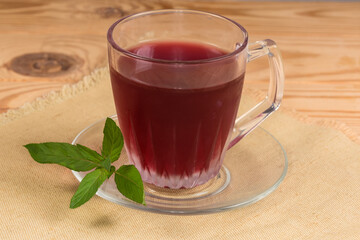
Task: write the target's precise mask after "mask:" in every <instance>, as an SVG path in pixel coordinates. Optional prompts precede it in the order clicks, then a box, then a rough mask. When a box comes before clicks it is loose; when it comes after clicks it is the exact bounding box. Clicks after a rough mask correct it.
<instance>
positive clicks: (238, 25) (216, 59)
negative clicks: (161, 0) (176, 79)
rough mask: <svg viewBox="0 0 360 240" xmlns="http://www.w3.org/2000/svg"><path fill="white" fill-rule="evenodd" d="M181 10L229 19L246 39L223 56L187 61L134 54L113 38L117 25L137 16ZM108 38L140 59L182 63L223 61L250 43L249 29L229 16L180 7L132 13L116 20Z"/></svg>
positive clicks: (130, 55) (113, 44) (131, 55)
mask: <svg viewBox="0 0 360 240" xmlns="http://www.w3.org/2000/svg"><path fill="white" fill-rule="evenodd" d="M180 12H183V13H194V14H203V15H208V16H213V17H217V18H221V19H224V20H226V21H228V22H229V23H232V24H234V25H235V26H236V27H238V28H239V29H240V30H241V31H242V33H243V34H244V39H243V41H242V43H241V44H240V47H239V48H237V49H235V50H234V51H232V52H230V53H228V54H225V55H222V56H219V57H214V58H208V59H201V60H187V61H186V60H185V61H183V60H182V61H179V60H163V59H156V58H149V57H142V56H140V55H137V54H134V53H132V52H130V51H128V50H126V49H124V48H121V47H120V46H119V45H118V44H116V42H115V41H114V39H113V31H114V29H115V27H116V26H117V25H118V24H120V23H122V22H126V21H129V20H131V19H135V18H138V17H142V16H145V15H156V14H166V13H180ZM107 39H108V43H109V44H110V45H111V47H112V48H114V49H116V50H117V51H119V52H121V53H123V54H125V55H127V56H129V57H132V58H136V59H139V60H143V61H148V62H158V63H181V64H199V63H209V62H215V61H221V60H225V59H228V58H231V57H232V56H235V55H237V54H238V53H240V52H242V51H243V50H244V49H245V47H246V46H247V44H248V33H247V31H246V30H245V28H244V27H243V26H241V25H240V24H238V23H237V22H235V21H233V20H231V19H229V18H227V17H224V16H221V15H219V14H215V13H210V12H205V11H197V10H179V9H163V10H153V11H146V12H141V13H135V14H131V15H128V16H126V17H123V18H121V19H119V20H117V21H116V22H114V23H113V24H112V25H111V26H110V28H109V30H108V32H107Z"/></svg>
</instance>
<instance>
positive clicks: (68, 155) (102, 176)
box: [24, 118, 145, 208]
mask: <svg viewBox="0 0 360 240" xmlns="http://www.w3.org/2000/svg"><path fill="white" fill-rule="evenodd" d="M103 133H104V138H103V142H102V150H101V154H99V153H97V152H96V151H94V150H91V149H90V148H88V147H85V146H83V145H80V144H76V145H72V144H69V143H58V142H46V143H30V144H27V145H25V146H24V147H25V148H26V149H27V150H28V151H29V153H30V155H31V157H32V158H33V159H34V160H35V161H36V162H38V163H54V164H58V165H61V166H64V167H67V168H69V169H71V170H74V171H78V172H82V171H90V170H92V169H94V170H93V171H91V172H90V173H88V174H86V176H85V177H84V178H83V179H82V181H81V183H80V185H79V187H78V189H77V191H76V192H75V194H74V196H73V197H72V199H71V202H70V208H77V207H79V206H81V205H83V204H84V203H86V202H87V201H89V200H90V199H91V198H92V197H93V196H94V195H95V194H96V192H97V190H98V189H99V187H100V186H101V185H102V184H103V183H104V182H105V180H106V179H108V178H110V176H111V175H112V174H115V183H116V187H117V189H118V190H119V192H120V193H121V194H122V195H124V196H125V197H127V198H129V199H130V200H132V201H134V202H137V203H140V204H143V205H145V193H144V185H143V182H142V179H141V176H140V173H139V171H138V170H137V169H136V167H135V166H134V165H122V166H121V167H120V168H119V169H117V170H116V169H115V167H114V166H112V165H111V163H113V162H115V161H116V160H118V159H119V157H120V153H121V150H122V149H123V146H124V138H123V135H122V133H121V131H120V128H119V127H118V126H117V125H116V123H115V122H114V120H112V119H111V118H107V119H106V122H105V127H104V130H103Z"/></svg>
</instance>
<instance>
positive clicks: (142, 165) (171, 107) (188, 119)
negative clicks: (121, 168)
mask: <svg viewBox="0 0 360 240" xmlns="http://www.w3.org/2000/svg"><path fill="white" fill-rule="evenodd" d="M128 51H130V52H133V53H136V54H138V55H140V56H143V57H149V58H158V59H164V60H186V61H189V60H200V59H209V58H214V57H219V56H223V55H225V54H227V53H226V52H225V51H223V50H221V49H218V48H216V47H214V46H212V45H206V44H199V43H188V42H186V43H185V42H149V43H144V44H142V45H139V46H136V47H133V48H131V49H128ZM229 61H230V62H229ZM229 61H227V62H224V63H221V62H219V63H216V65H214V67H209V66H207V64H203V65H201V64H200V65H199V66H198V67H196V66H189V67H188V68H187V67H185V66H184V65H183V64H172V65H171V67H170V69H168V67H167V66H165V65H164V64H158V63H157V64H152V63H149V62H145V61H142V60H138V59H133V58H129V57H125V56H124V57H120V59H119V61H118V66H116V67H117V70H115V69H114V68H113V67H111V68H110V74H111V81H112V87H113V93H114V99H115V104H116V109H117V113H118V118H119V124H120V128H121V130H122V133H123V135H124V139H125V147H126V149H127V153H128V155H129V159H130V161H132V162H133V163H134V164H135V166H136V167H137V168H138V169H139V171H140V173H141V175H142V178H143V180H144V181H146V182H149V183H153V184H155V185H157V186H160V187H170V188H190V187H194V186H196V185H200V184H203V183H205V182H206V181H208V180H209V179H210V178H212V177H214V176H215V175H216V174H217V173H218V171H219V169H220V167H221V164H222V160H223V157H224V154H225V151H226V146H227V144H228V142H229V135H231V134H230V132H231V130H232V128H233V124H234V121H235V118H236V114H237V109H238V105H239V101H240V97H241V90H242V86H243V80H244V75H243V74H242V75H240V76H238V77H236V78H232V79H231V81H226V82H224V83H222V79H226V78H229V76H233V75H236V74H234V71H237V68H236V66H235V65H236V61H235V60H234V61H231V60H229ZM214 64H215V63H214ZM222 64H223V66H222ZM194 69H197V71H193V70H194ZM119 72H121V73H123V74H120V73H119ZM210 78H211V81H210V80H209V79H210ZM214 81H217V82H219V84H217V85H214V84H213V83H214ZM164 82H170V83H171V84H173V85H174V86H175V87H174V88H171V87H161V86H160V84H159V83H164ZM199 83H201V84H202V85H203V86H201V85H199ZM206 83H211V84H209V85H211V86H209V87H207V86H206ZM152 84H153V85H152ZM182 84H184V85H182ZM192 84H193V86H195V87H194V88H192ZM154 85H155V86H154ZM170 86H171V85H170ZM191 179H195V181H189V180H191ZM187 182H193V183H192V185H188V184H187Z"/></svg>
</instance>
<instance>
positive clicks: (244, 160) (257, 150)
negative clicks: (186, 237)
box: [72, 116, 288, 215]
mask: <svg viewBox="0 0 360 240" xmlns="http://www.w3.org/2000/svg"><path fill="white" fill-rule="evenodd" d="M111 118H112V119H114V120H115V121H116V122H117V117H116V116H112V117H111ZM105 120H106V119H105V118H104V119H102V120H100V121H98V122H96V123H94V124H92V125H90V126H89V127H87V128H85V129H84V130H82V131H81V132H80V133H79V134H78V135H77V136H76V137H75V139H74V141H73V142H72V143H73V144H78V143H79V144H82V145H85V146H87V147H90V148H92V149H95V150H97V151H98V152H100V149H101V144H102V139H103V133H102V130H103V127H104V125H105ZM123 164H128V160H127V157H126V151H125V150H123V152H122V155H121V157H120V160H118V161H116V162H115V163H114V165H116V167H118V166H120V165H123ZM287 166H288V163H287V157H286V152H285V150H284V148H283V147H282V146H281V144H280V143H279V141H278V140H277V139H276V138H275V137H274V136H272V135H271V134H270V133H269V132H267V131H266V130H264V129H263V128H261V127H257V128H256V129H255V130H254V131H252V132H251V133H250V134H249V135H248V136H246V137H245V138H243V139H242V140H241V141H240V142H239V143H238V144H236V145H235V146H234V147H232V148H231V149H230V150H228V152H227V153H226V156H225V160H224V163H223V166H222V168H221V170H220V173H219V174H218V175H217V176H216V177H215V178H213V179H211V180H210V181H208V182H207V183H206V184H204V185H201V186H197V187H195V188H192V189H177V190H172V189H167V188H159V187H156V186H154V185H151V184H146V183H145V184H144V187H145V202H146V206H143V205H141V204H137V203H134V202H132V201H130V200H128V199H127V198H125V197H124V196H122V195H121V194H120V193H119V191H118V190H117V188H116V185H115V182H114V179H113V177H111V178H110V179H108V180H107V181H106V182H104V184H103V185H102V186H101V187H100V189H99V190H98V192H97V195H98V196H100V197H102V198H104V199H106V200H109V201H111V202H114V203H117V204H120V205H123V206H126V207H130V208H135V209H139V210H144V211H150V212H156V213H165V214H182V215H184V214H187V215H191V214H206V213H214V212H220V211H224V210H229V209H232V208H237V207H243V206H246V205H249V204H252V203H255V202H257V201H259V200H261V199H263V198H264V197H266V196H267V195H268V194H270V193H271V192H273V191H274V190H275V189H276V188H277V187H278V186H279V184H280V183H281V181H282V180H283V179H284V177H285V175H286V171H287ZM73 173H74V175H75V177H76V178H77V179H78V180H79V181H81V180H82V179H83V177H84V176H85V175H86V173H87V172H75V171H73Z"/></svg>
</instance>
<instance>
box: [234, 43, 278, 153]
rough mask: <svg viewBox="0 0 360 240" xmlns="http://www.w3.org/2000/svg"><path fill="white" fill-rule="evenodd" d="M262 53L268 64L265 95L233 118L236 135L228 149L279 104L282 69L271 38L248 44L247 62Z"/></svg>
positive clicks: (260, 55)
mask: <svg viewBox="0 0 360 240" xmlns="http://www.w3.org/2000/svg"><path fill="white" fill-rule="evenodd" d="M264 55H267V56H268V59H269V65H270V83H269V89H268V93H267V96H266V97H265V99H264V100H262V101H261V102H260V103H258V104H257V105H256V106H255V107H253V108H252V109H250V110H249V111H248V112H246V113H245V114H243V115H242V116H240V117H238V118H237V119H236V120H235V125H234V130H235V132H236V133H237V136H236V137H235V138H234V139H232V140H231V141H230V143H229V146H228V149H229V148H231V147H232V146H234V145H235V144H236V143H237V142H239V141H240V140H241V139H242V138H243V137H245V136H246V135H247V134H248V133H250V132H251V131H252V130H254V129H255V128H256V127H257V126H258V125H259V124H260V123H262V122H263V121H264V120H265V119H266V118H267V117H268V116H269V115H270V114H271V113H273V112H274V111H276V110H277V109H278V108H279V106H280V103H281V100H282V97H283V91H284V71H283V66H282V61H281V56H280V52H279V50H278V48H277V46H276V43H275V42H274V41H273V40H271V39H265V40H263V41H257V42H254V43H250V44H249V45H248V58H247V61H248V62H250V61H252V60H254V59H256V58H258V57H262V56H264Z"/></svg>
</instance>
